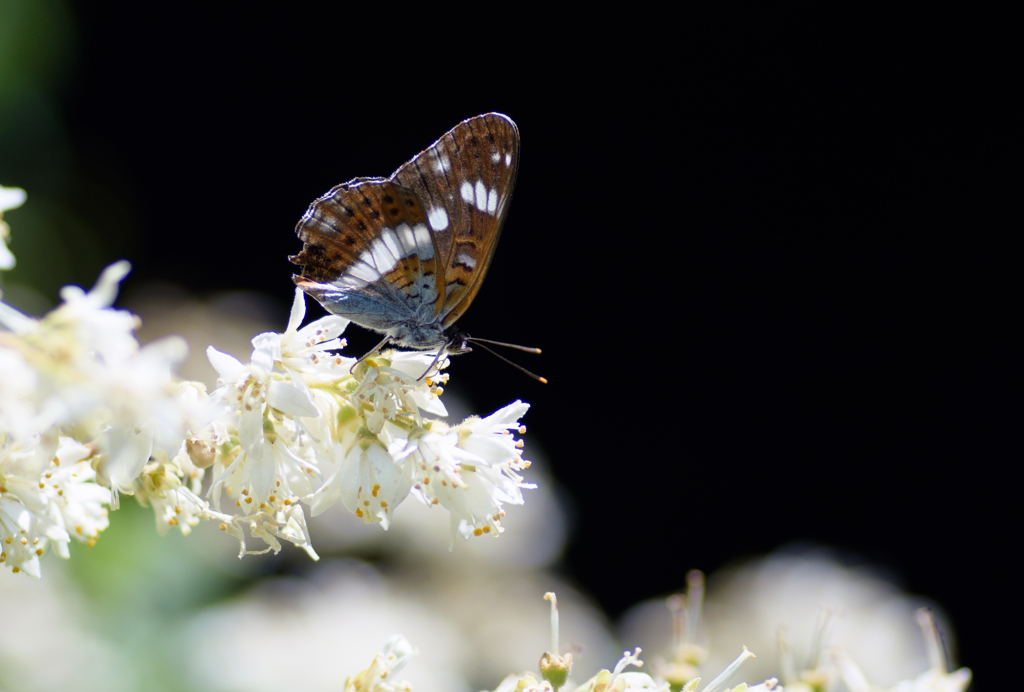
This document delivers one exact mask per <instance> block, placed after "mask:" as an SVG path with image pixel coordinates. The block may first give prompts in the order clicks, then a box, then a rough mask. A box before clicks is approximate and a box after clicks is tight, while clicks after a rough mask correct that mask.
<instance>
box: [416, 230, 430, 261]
mask: <svg viewBox="0 0 1024 692" xmlns="http://www.w3.org/2000/svg"><path fill="white" fill-rule="evenodd" d="M412 232H413V235H414V236H415V237H416V254H417V255H419V256H420V259H421V260H423V261H426V260H429V259H433V257H434V241H433V239H432V238H431V237H430V231H428V230H427V225H426V224H423V223H418V224H416V225H415V226H414V227H413V229H412Z"/></svg>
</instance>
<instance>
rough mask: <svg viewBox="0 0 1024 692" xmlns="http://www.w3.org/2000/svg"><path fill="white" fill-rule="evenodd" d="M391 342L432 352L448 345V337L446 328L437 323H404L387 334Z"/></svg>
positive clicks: (389, 330) (392, 328) (397, 325)
mask: <svg viewBox="0 0 1024 692" xmlns="http://www.w3.org/2000/svg"><path fill="white" fill-rule="evenodd" d="M385 333H386V334H387V335H388V336H390V337H391V341H392V342H394V343H396V344H398V345H399V346H405V347H406V348H413V349H416V350H418V351H430V350H433V349H435V348H440V347H441V346H444V345H445V344H447V343H448V335H446V334H445V332H444V327H443V326H441V325H440V324H437V323H430V324H424V323H422V322H414V321H410V322H402V323H400V324H396V325H395V326H394V327H391V328H390V329H388V330H387V331H386V332H385Z"/></svg>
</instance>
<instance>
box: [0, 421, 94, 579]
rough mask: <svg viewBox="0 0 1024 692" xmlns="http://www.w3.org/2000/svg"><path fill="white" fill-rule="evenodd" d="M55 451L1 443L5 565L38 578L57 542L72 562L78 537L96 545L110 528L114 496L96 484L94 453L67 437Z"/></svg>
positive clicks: (0, 530) (41, 443) (0, 557)
mask: <svg viewBox="0 0 1024 692" xmlns="http://www.w3.org/2000/svg"><path fill="white" fill-rule="evenodd" d="M0 435H2V434H0ZM0 439H2V438H0ZM55 447H56V448H54V446H52V445H51V443H49V442H48V441H47V440H41V439H39V438H35V439H33V440H31V441H29V442H27V443H26V442H22V441H14V440H10V439H8V440H6V441H3V442H2V443H0V562H3V563H4V564H6V565H8V566H10V567H12V568H14V570H15V571H24V572H25V573H26V574H28V575H30V576H33V577H36V578H38V577H39V576H40V572H39V558H40V557H41V556H42V555H43V554H44V553H45V552H46V549H47V548H48V547H49V545H50V543H51V542H53V544H54V551H55V552H56V553H57V554H58V555H59V556H61V557H63V558H67V557H69V553H68V542H69V541H70V540H71V537H72V536H74V537H75V538H77V539H78V540H80V541H83V542H88V543H90V544H92V542H94V541H95V539H96V537H97V536H98V535H99V532H100V531H102V530H103V529H105V528H106V527H107V509H106V505H109V504H110V491H109V490H107V489H106V488H103V487H100V486H98V485H96V483H95V482H94V479H95V473H94V471H93V470H92V467H91V466H90V465H89V463H88V462H87V461H85V459H87V458H88V457H90V456H92V450H91V449H90V448H88V447H85V446H83V445H81V444H79V443H78V442H76V441H74V440H72V439H70V438H65V437H62V438H60V441H59V444H58V445H56V446H55ZM51 450H52V451H51Z"/></svg>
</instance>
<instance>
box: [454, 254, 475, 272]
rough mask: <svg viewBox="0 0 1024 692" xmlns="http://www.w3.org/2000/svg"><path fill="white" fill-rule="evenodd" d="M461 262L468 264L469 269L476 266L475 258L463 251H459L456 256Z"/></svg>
mask: <svg viewBox="0 0 1024 692" xmlns="http://www.w3.org/2000/svg"><path fill="white" fill-rule="evenodd" d="M456 259H457V260H458V261H459V262H461V263H462V264H465V265H468V266H469V268H470V269H472V268H473V267H475V266H476V260H475V259H473V258H472V257H470V256H469V255H467V254H466V253H465V252H460V253H459V256H458V257H457V258H456Z"/></svg>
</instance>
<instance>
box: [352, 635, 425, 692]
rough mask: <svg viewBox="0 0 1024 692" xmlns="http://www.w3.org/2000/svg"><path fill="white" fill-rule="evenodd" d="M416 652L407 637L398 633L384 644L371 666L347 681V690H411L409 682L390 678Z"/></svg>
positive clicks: (395, 691) (379, 691)
mask: <svg viewBox="0 0 1024 692" xmlns="http://www.w3.org/2000/svg"><path fill="white" fill-rule="evenodd" d="M414 653H416V650H415V649H413V648H412V645H411V644H409V642H408V641H406V639H405V637H403V636H402V635H400V634H396V635H395V636H394V637H392V638H391V639H389V640H388V641H387V643H386V644H384V649H383V651H381V652H380V653H379V654H377V655H376V656H374V657H373V662H372V663H370V667H369V668H367V669H366V670H364V671H361V672H359V673H357V674H356V675H353V676H352V677H350V678H348V679H347V680H346V681H345V692H399V691H400V690H405V691H408V690H411V689H412V686H411V685H409V683H407V682H400V681H397V680H396V681H394V682H392V681H391V680H388V676H391V675H394V674H395V673H397V672H398V671H400V670H402V668H404V667H405V664H406V663H407V662H408V661H409V658H410V657H411V656H412V655H413V654H414Z"/></svg>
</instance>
